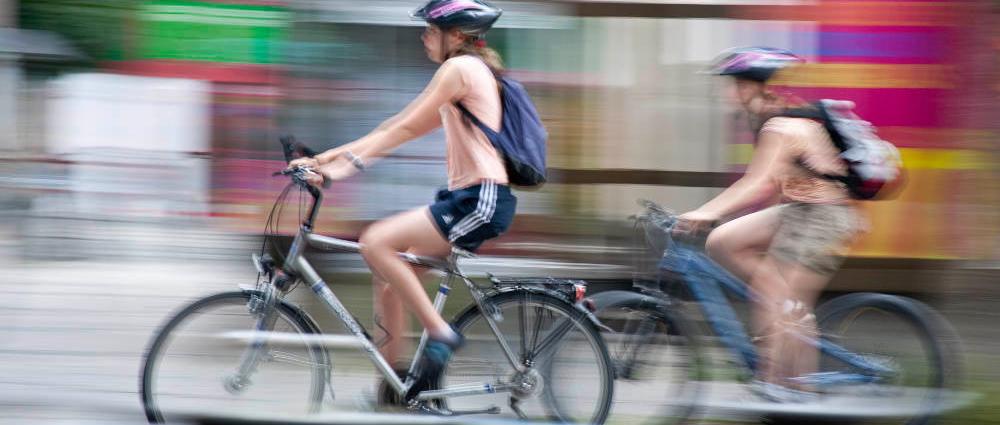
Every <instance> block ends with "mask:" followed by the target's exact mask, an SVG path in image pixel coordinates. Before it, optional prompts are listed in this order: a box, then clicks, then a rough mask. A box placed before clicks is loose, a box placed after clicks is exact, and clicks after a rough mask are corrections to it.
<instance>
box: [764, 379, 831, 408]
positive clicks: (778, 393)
mask: <svg viewBox="0 0 1000 425" xmlns="http://www.w3.org/2000/svg"><path fill="white" fill-rule="evenodd" d="M750 392H752V393H754V394H756V395H757V396H758V397H760V398H762V399H764V400H767V401H770V402H773V403H812V402H815V401H817V400H818V399H819V395H818V394H816V393H814V392H810V391H803V390H797V389H794V388H788V387H786V386H784V385H779V384H774V383H771V382H764V381H758V380H754V381H753V382H751V383H750Z"/></svg>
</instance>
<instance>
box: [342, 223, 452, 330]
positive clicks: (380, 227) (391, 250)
mask: <svg viewBox="0 0 1000 425" xmlns="http://www.w3.org/2000/svg"><path fill="white" fill-rule="evenodd" d="M360 242H361V244H362V248H361V255H362V256H363V257H364V258H365V261H366V262H367V263H368V266H369V267H370V268H371V269H372V272H373V273H376V274H377V276H378V279H379V280H381V281H382V282H386V283H388V285H389V287H390V288H391V290H392V292H393V293H394V296H395V297H397V298H398V300H399V301H401V303H400V304H402V305H405V306H406V308H407V309H409V310H410V311H411V312H412V313H413V314H414V315H416V316H417V319H418V320H420V323H421V324H422V325H423V326H424V328H425V329H427V331H428V332H429V333H430V334H431V335H442V334H446V332H449V328H448V323H447V322H446V321H445V320H444V319H443V318H442V317H441V315H440V314H438V313H437V311H435V310H434V305H433V304H431V300H430V298H429V297H428V296H427V292H426V291H425V290H424V287H423V285H422V284H421V282H420V278H419V277H418V275H417V273H416V271H415V270H414V269H413V268H412V267H411V266H410V265H409V264H408V263H407V262H406V261H403V260H402V259H400V258H399V257H398V256H396V252H401V251H402V252H411V253H414V254H417V255H424V256H434V257H444V256H447V255H448V254H449V253H450V252H451V245H450V244H449V243H448V241H447V240H445V239H444V237H443V236H441V234H440V233H438V230H437V228H436V227H435V225H434V223H433V222H432V221H431V218H430V214H429V212H428V210H427V207H422V208H418V209H415V210H410V211H407V212H404V213H400V214H397V215H394V216H392V217H389V218H386V219H384V220H382V221H379V222H377V223H375V224H373V225H371V227H369V228H368V229H367V230H366V231H365V232H364V234H363V235H362V236H361V241H360ZM386 307H389V308H397V309H398V304H395V307H393V305H389V304H386ZM394 349H398V347H396V348H394Z"/></svg>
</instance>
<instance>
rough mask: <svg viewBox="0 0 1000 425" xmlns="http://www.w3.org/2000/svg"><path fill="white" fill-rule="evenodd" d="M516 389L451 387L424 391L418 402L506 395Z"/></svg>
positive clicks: (510, 386)
mask: <svg viewBox="0 0 1000 425" xmlns="http://www.w3.org/2000/svg"><path fill="white" fill-rule="evenodd" d="M513 389H514V386H513V385H510V384H500V385H490V384H466V385H456V386H454V387H449V388H445V389H441V390H430V391H423V392H421V393H420V394H417V400H420V401H425V400H434V399H439V398H448V397H463V396H471V395H482V394H496V393H506V392H510V391H511V390H513Z"/></svg>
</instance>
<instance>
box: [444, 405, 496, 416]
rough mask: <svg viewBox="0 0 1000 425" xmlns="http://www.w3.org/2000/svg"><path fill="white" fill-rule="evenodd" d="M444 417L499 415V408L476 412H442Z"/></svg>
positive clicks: (477, 410) (493, 407)
mask: <svg viewBox="0 0 1000 425" xmlns="http://www.w3.org/2000/svg"><path fill="white" fill-rule="evenodd" d="M442 413H444V414H445V415H446V416H464V415H499V414H500V408H499V407H497V406H490V407H487V408H485V409H476V410H443V411H442Z"/></svg>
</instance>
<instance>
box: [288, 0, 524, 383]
mask: <svg viewBox="0 0 1000 425" xmlns="http://www.w3.org/2000/svg"><path fill="white" fill-rule="evenodd" d="M501 13H502V11H501V10H500V9H498V8H496V7H494V6H492V5H490V4H489V3H487V2H485V1H481V0H431V1H430V2H428V3H427V4H425V5H424V6H423V7H421V8H419V9H417V10H416V11H414V12H413V13H412V14H411V16H412V17H414V18H417V19H422V20H424V21H426V22H427V28H426V29H425V30H424V32H423V35H422V36H421V41H423V44H424V51H425V52H426V53H427V57H428V58H430V60H432V61H434V62H435V63H440V64H441V66H440V67H439V68H438V70H437V72H436V73H435V74H434V77H433V79H432V80H431V81H430V83H429V84H428V85H427V87H426V88H425V89H424V90H423V92H422V93H421V94H420V95H419V96H418V97H417V98H416V99H415V100H413V101H412V102H411V103H410V104H409V105H408V106H407V107H406V108H405V109H403V111H402V112H400V113H398V114H396V115H395V116H393V117H391V118H389V119H388V120H386V121H385V122H383V123H382V124H381V125H379V126H378V127H377V128H376V129H375V130H373V131H372V132H371V133H369V134H367V135H365V136H364V137H362V138H360V139H358V140H355V141H353V142H351V143H348V144H346V145H343V146H340V147H338V148H335V149H330V150H328V151H326V152H323V153H321V154H319V155H316V156H315V157H314V158H300V159H297V160H295V161H292V163H291V164H290V167H298V166H308V167H312V168H313V169H315V170H316V171H317V172H318V173H319V174H320V175H317V176H314V177H313V178H312V180H311V183H313V184H316V185H320V184H322V182H323V179H327V180H331V181H332V180H340V179H343V178H345V177H348V176H350V175H352V174H354V173H356V172H358V171H360V170H363V169H364V168H366V167H367V166H369V165H370V164H371V163H372V161H373V160H375V159H377V158H380V157H382V156H384V155H386V154H388V153H389V152H390V151H392V150H393V149H395V148H397V147H399V146H400V145H402V144H403V143H405V142H407V141H410V140H413V139H415V138H417V137H420V136H422V135H424V134H427V133H428V132H430V131H431V130H434V129H436V128H438V127H444V133H445V140H446V144H447V154H446V160H447V167H448V189H447V190H442V191H440V192H438V194H437V197H436V199H435V202H434V203H433V204H431V205H430V206H429V207H420V208H416V209H413V210H410V211H407V212H403V213H400V214H397V215H394V216H392V217H389V218H386V219H383V220H380V221H378V222H376V223H374V224H372V225H371V226H370V227H368V229H366V230H365V231H364V233H363V234H362V235H361V240H360V242H361V244H362V248H361V253H362V255H363V257H364V259H365V261H366V262H367V263H368V266H369V268H371V270H372V274H373V276H374V278H373V284H374V287H375V295H376V296H375V298H376V310H377V312H378V314H379V315H380V316H381V318H382V324H383V325H384V326H385V328H386V330H387V332H388V334H389V335H391V336H394V337H395V338H393V339H392V340H390V341H389V343H388V344H387V345H386V346H384V347H383V349H382V350H383V354H384V355H385V357H386V359H387V360H388V361H389V362H390V363H392V362H395V361H396V360H398V357H399V353H400V350H401V341H400V339H399V338H398V336H399V335H402V334H403V332H404V328H405V325H406V321H405V317H404V315H403V314H404V313H403V306H404V305H405V306H406V307H407V308H408V309H409V310H410V311H411V312H413V313H414V314H415V315H416V316H417V318H418V319H419V320H420V322H421V324H423V326H424V328H425V329H426V330H427V332H428V334H429V337H430V338H429V340H428V343H427V346H426V348H425V350H424V353H423V356H422V363H421V370H422V371H423V372H422V378H421V379H420V380H418V382H417V383H416V384H415V385H414V386H413V388H411V390H410V392H409V394H410V395H413V394H416V393H418V392H419V391H420V390H423V389H427V387H428V385H429V384H428V383H429V382H436V375H438V374H440V371H441V370H442V368H443V366H444V364H445V363H446V362H447V361H448V359H449V358H450V357H451V353H452V352H453V351H454V350H455V349H457V348H458V347H459V346H460V345H461V344H462V337H461V336H460V335H458V334H457V333H456V332H455V331H454V330H453V329H452V328H451V327H450V326H449V325H448V322H446V321H445V320H444V319H443V318H442V317H441V315H439V314H438V313H437V311H436V310H435V309H434V306H433V305H432V304H431V301H430V299H429V298H428V296H427V293H426V292H425V291H424V288H423V286H422V285H421V283H420V279H419V276H418V273H417V270H415V269H414V268H413V267H411V266H410V265H409V264H408V263H406V262H405V261H403V260H402V259H400V258H399V257H397V256H396V252H409V253H413V254H416V255H422V256H434V257H445V256H447V255H448V254H449V253H450V252H451V249H452V246H453V245H454V246H457V247H460V248H463V249H466V250H469V251H474V250H476V249H477V248H478V247H479V246H480V245H481V244H482V243H483V242H484V241H485V240H487V239H491V238H494V237H496V236H499V235H500V234H501V233H503V232H505V231H506V230H507V228H508V227H509V226H510V224H511V222H512V220H513V218H514V210H515V207H516V204H517V200H516V199H515V197H514V195H513V194H511V191H510V188H509V187H508V186H507V182H508V180H507V172H506V170H505V168H504V163H503V159H502V157H501V156H500V154H499V153H498V152H497V150H496V149H494V148H493V146H492V144H491V143H490V141H489V140H488V139H487V137H486V135H485V134H483V132H482V131H481V130H479V129H478V128H477V127H476V126H475V125H473V124H472V123H471V122H469V120H468V119H466V118H464V117H463V115H462V112H460V110H459V109H458V108H457V107H456V106H455V104H456V103H461V104H462V105H463V106H465V108H466V109H468V110H469V111H470V112H472V113H473V114H474V115H475V116H476V117H478V118H479V119H480V120H481V121H482V122H483V123H485V124H486V125H487V126H489V127H490V128H493V129H496V130H499V128H500V122H501V113H502V107H501V102H500V95H499V92H498V84H497V80H496V76H498V75H499V74H500V73H502V72H503V66H502V64H501V61H500V58H499V56H498V55H497V53H496V52H495V51H493V50H492V49H490V48H488V47H486V45H485V42H484V40H483V36H484V34H485V33H486V31H487V30H489V29H490V27H491V26H492V25H493V23H494V22H496V20H497V19H498V18H499V17H500V14H501Z"/></svg>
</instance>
